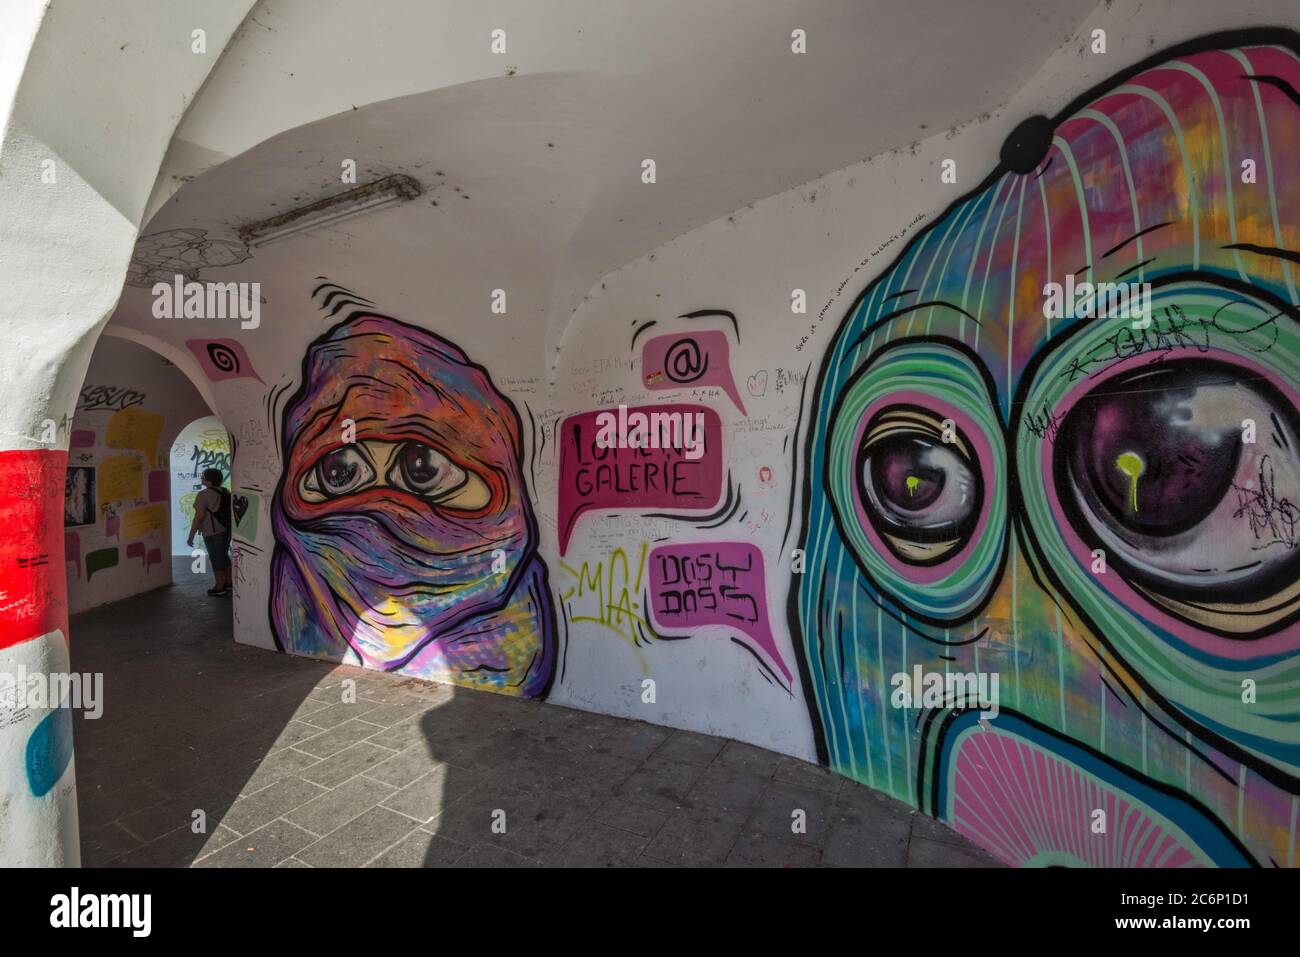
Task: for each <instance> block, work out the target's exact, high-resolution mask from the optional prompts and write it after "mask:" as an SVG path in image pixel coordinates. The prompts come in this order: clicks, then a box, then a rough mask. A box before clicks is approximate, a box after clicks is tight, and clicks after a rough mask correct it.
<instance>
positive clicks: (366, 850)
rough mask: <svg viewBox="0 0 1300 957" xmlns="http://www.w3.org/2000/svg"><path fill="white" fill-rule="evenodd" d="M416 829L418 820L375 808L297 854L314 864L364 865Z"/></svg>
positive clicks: (385, 809)
mask: <svg viewBox="0 0 1300 957" xmlns="http://www.w3.org/2000/svg"><path fill="white" fill-rule="evenodd" d="M414 829H415V822H414V821H412V820H411V819H410V818H409V817H406V816H405V815H403V814H398V813H397V812H396V811H390V810H388V809H387V808H382V807H375V808H371V809H370V810H369V811H366V812H365V813H364V814H362V815H361V816H360V817H358V818H356V819H354V820H352V821H349V822H348V823H347V824H344V825H343V826H342V827H340V828H339V829H338V830H336V831H331V832H330V833H329V834H327V835H325V837H323V838H321V839H320V840H319V841H317V842H316V843H314V844H312V845H310V846H309V847H306V848H303V849H302V850H300V851H298V852H296V853H295V854H294V856H295V857H297V858H298V860H300V861H302V862H304V863H306V864H310V865H311V866H312V867H362V866H363V865H365V864H367V863H369V861H370V860H371V859H373V858H375V857H378V856H379V855H380V854H382V853H383V852H384V851H386V850H387V849H388V848H390V847H392V846H393V845H394V844H396V843H397V842H398V841H400V840H401V839H402V838H403V837H405V836H406V835H407V834H408V833H410V832H411V831H412V830H414Z"/></svg>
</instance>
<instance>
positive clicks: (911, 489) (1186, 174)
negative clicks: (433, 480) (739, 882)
mask: <svg viewBox="0 0 1300 957" xmlns="http://www.w3.org/2000/svg"><path fill="white" fill-rule="evenodd" d="M1296 42H1297V38H1296V37H1295V36H1294V35H1293V34H1283V33H1277V34H1274V35H1266V34H1264V33H1259V34H1254V35H1240V34H1239V35H1235V36H1233V37H1228V38H1215V39H1212V40H1210V41H1205V42H1202V43H1200V44H1196V45H1189V46H1187V47H1184V48H1182V49H1180V50H1177V51H1173V52H1172V53H1171V54H1170V55H1167V56H1166V57H1165V58H1163V59H1162V60H1161V61H1159V62H1155V61H1153V62H1152V63H1149V64H1146V65H1144V66H1142V67H1140V68H1138V69H1136V70H1134V71H1131V72H1130V73H1129V74H1127V75H1125V76H1123V77H1120V78H1118V79H1117V80H1116V81H1114V82H1112V83H1110V84H1108V85H1107V86H1106V87H1105V88H1104V89H1102V90H1100V91H1098V92H1094V93H1092V94H1089V95H1088V96H1087V97H1084V98H1081V99H1080V100H1079V101H1078V102H1076V104H1074V105H1072V106H1071V107H1070V108H1068V109H1067V110H1065V111H1064V112H1063V114H1062V116H1061V117H1059V118H1058V119H1056V120H1050V121H1049V120H1047V119H1045V118H1041V117H1040V118H1036V119H1034V120H1031V121H1027V122H1026V123H1024V124H1022V125H1021V126H1020V127H1019V128H1018V129H1017V130H1016V131H1015V132H1014V133H1013V135H1012V136H1011V138H1010V139H1009V140H1008V142H1007V144H1006V146H1005V147H1004V150H1003V155H1002V164H1001V166H999V168H998V169H997V170H995V172H994V173H993V174H992V175H991V176H990V177H989V178H988V179H987V180H985V182H984V183H982V184H981V185H980V186H979V187H978V188H977V189H976V190H975V191H973V192H972V193H970V194H969V195H968V196H966V197H964V198H963V199H961V200H959V201H957V202H956V203H955V204H954V205H952V206H951V207H949V209H948V210H946V211H945V212H944V213H943V215H942V216H940V217H939V218H938V219H937V220H936V221H935V222H933V223H932V224H931V225H930V226H929V227H928V228H927V229H926V230H925V231H923V232H922V233H919V234H918V235H917V236H916V237H915V238H914V239H913V240H912V242H911V243H910V245H909V246H908V247H907V249H906V250H905V251H904V252H903V253H902V254H901V255H900V257H899V258H898V260H897V261H895V262H894V264H893V265H892V266H891V267H890V268H889V269H888V270H886V271H885V273H884V274H883V275H882V276H881V277H880V278H879V279H877V280H876V281H875V282H874V283H873V284H872V285H871V286H870V287H869V288H868V289H867V290H865V291H864V292H863V294H862V296H861V297H860V298H859V300H858V301H857V302H856V303H855V304H854V306H853V308H852V309H851V310H850V311H849V313H848V315H847V316H846V317H845V319H844V322H843V324H842V326H841V328H840V330H839V331H838V333H837V336H836V338H835V339H834V341H833V342H832V344H831V346H830V348H829V350H828V352H827V354H826V356H825V358H824V361H823V368H822V372H821V377H820V379H819V380H818V390H817V392H816V393H815V394H814V402H815V405H814V406H813V409H814V421H813V427H812V432H811V436H810V443H811V444H810V447H809V449H808V473H807V479H808V486H807V493H806V503H807V512H806V538H805V547H806V549H807V570H808V573H807V574H805V575H804V576H803V577H802V578H801V579H799V580H797V582H796V587H797V592H798V594H797V596H796V599H795V601H794V602H793V603H792V609H791V610H792V614H793V616H794V617H795V619H796V624H797V625H798V627H799V630H800V631H801V633H802V636H803V644H804V651H805V654H804V661H805V664H806V675H807V679H808V686H809V690H810V692H811V697H812V698H813V700H814V701H816V703H817V709H818V710H817V713H818V716H819V718H820V720H821V725H822V730H823V733H824V738H825V745H826V750H827V752H828V756H829V758H830V760H831V762H832V764H834V766H836V767H837V768H839V769H840V770H843V771H844V772H845V773H848V774H850V775H852V776H854V777H857V778H860V779H863V780H867V781H869V782H871V783H874V784H875V785H876V786H878V787H882V788H884V789H885V790H889V791H892V792H893V793H895V794H897V795H899V796H900V797H903V798H905V799H908V800H911V801H913V802H915V803H917V804H918V805H920V806H922V807H926V808H927V809H929V810H931V811H933V812H934V813H936V814H938V815H939V816H940V817H944V818H946V819H948V820H950V821H951V822H952V823H953V824H954V826H956V827H958V828H959V829H961V830H965V831H966V832H967V833H968V834H970V835H971V836H972V837H974V838H976V839H977V840H980V841H981V842H982V843H984V844H985V845H986V846H990V847H995V845H997V846H996V847H995V850H997V851H998V852H999V853H1000V854H1002V856H1003V857H1005V858H1007V859H1009V860H1016V861H1021V862H1026V863H1028V862H1038V863H1044V862H1047V863H1050V862H1053V861H1055V862H1060V861H1063V860H1066V859H1067V858H1068V859H1069V860H1070V861H1080V860H1082V861H1092V862H1094V863H1100V862H1104V861H1105V860H1120V859H1122V857H1123V855H1122V854H1121V855H1120V857H1113V856H1111V855H1113V853H1114V852H1115V851H1116V849H1117V847H1118V848H1119V849H1120V850H1122V841H1123V840H1124V838H1123V836H1116V837H1115V838H1114V840H1113V841H1111V842H1110V843H1107V844H1106V846H1105V848H1104V853H1102V852H1098V856H1096V857H1095V858H1094V857H1091V856H1090V855H1091V854H1092V853H1093V852H1092V850H1088V848H1094V849H1095V847H1094V845H1095V846H1100V844H1099V843H1098V842H1093V844H1091V845H1090V844H1088V842H1086V841H1082V842H1078V844H1077V846H1076V845H1074V844H1071V841H1073V840H1074V838H1073V837H1072V836H1071V834H1070V833H1066V832H1065V831H1063V830H1060V828H1067V829H1068V828H1069V827H1074V826H1081V827H1083V828H1084V831H1083V832H1081V833H1086V828H1087V825H1088V822H1087V820H1082V821H1073V822H1056V821H1053V822H1050V826H1049V825H1048V824H1045V825H1044V826H1043V827H1042V828H1040V829H1039V831H1038V834H1039V836H1040V837H1042V838H1043V841H1042V843H1041V844H1040V843H1037V842H1036V839H1035V840H1026V841H1025V842H1021V843H1019V844H1017V843H1015V842H1012V844H1007V843H1006V842H1005V841H1004V840H1003V838H1004V837H1005V835H1006V834H1007V833H1009V832H1010V831H1009V829H1013V828H1014V829H1023V828H1024V822H1023V821H1020V822H1012V821H1008V820H1005V819H1002V818H996V817H995V816H994V815H993V812H992V811H991V810H989V809H991V808H993V807H995V806H998V807H1002V806H1004V805H1005V803H1006V802H1001V804H999V803H998V802H995V801H991V800H990V799H988V795H989V794H992V793H995V792H996V791H997V790H998V789H1002V788H1005V787H1006V786H1007V782H1008V780H1010V778H1012V777H1015V778H1016V779H1017V780H1018V781H1019V784H1018V785H1017V786H1019V785H1025V786H1027V787H1028V786H1031V785H1032V786H1033V787H1037V786H1038V785H1039V784H1041V785H1042V786H1043V789H1044V794H1047V793H1048V792H1049V791H1051V788H1052V787H1055V785H1054V784H1052V782H1048V781H1042V782H1039V781H1037V780H1036V779H1035V780H1033V781H1030V780H1029V779H1028V778H1024V775H1023V774H1022V771H1020V770H1017V769H1016V768H1013V767H1010V766H1006V767H1004V766H1002V764H1001V763H1000V762H1001V759H1000V758H998V757H997V756H998V755H1003V756H1005V755H1010V754H1013V753H1016V749H1020V750H1021V751H1024V752H1025V753H1028V752H1031V751H1032V752H1035V753H1037V754H1039V755H1043V756H1045V757H1043V759H1042V760H1043V761H1044V764H1043V766H1044V767H1047V766H1049V765H1051V764H1052V763H1053V762H1056V763H1064V764H1067V765H1069V766H1071V767H1072V768H1074V769H1075V770H1074V771H1073V772H1072V773H1073V774H1076V776H1077V777H1078V781H1079V786H1080V787H1085V788H1093V789H1096V788H1102V789H1103V790H1105V791H1106V792H1107V793H1110V794H1111V795H1112V796H1113V797H1114V803H1115V806H1116V807H1120V806H1128V807H1134V806H1136V807H1140V808H1141V809H1142V810H1143V812H1144V813H1145V814H1146V815H1147V816H1148V819H1149V820H1151V821H1155V820H1157V819H1158V820H1159V821H1160V827H1161V828H1163V829H1164V830H1165V832H1166V833H1168V834H1170V835H1172V837H1171V838H1170V840H1171V842H1172V843H1171V845H1170V846H1171V847H1172V846H1177V847H1180V848H1182V849H1183V850H1184V851H1186V854H1187V857H1188V859H1190V860H1196V861H1200V862H1218V863H1230V862H1241V861H1243V860H1248V859H1251V858H1252V856H1253V857H1254V859H1259V860H1262V859H1264V858H1266V857H1268V856H1272V857H1274V859H1277V860H1282V859H1285V858H1287V857H1288V855H1294V851H1295V825H1294V824H1293V823H1289V822H1294V821H1295V819H1296V806H1297V803H1296V802H1297V797H1296V796H1297V794H1300V695H1297V693H1296V690H1295V689H1296V688H1297V687H1300V389H1298V386H1300V322H1298V320H1300V297H1298V295H1297V284H1298V283H1300V199H1298V197H1300V180H1298V179H1297V176H1298V175H1300V164H1297V163H1296V161H1295V157H1296V156H1300V93H1298V92H1297V91H1298V90H1300V57H1298V56H1297V53H1296V50H1295V45H1296ZM916 667H920V668H921V669H922V670H923V671H925V672H930V671H933V672H937V673H938V674H939V675H940V676H943V675H945V674H949V673H953V672H961V673H986V672H996V673H997V674H998V676H999V678H1000V687H1001V707H1002V711H1003V713H1004V714H1009V715H1011V716H1012V718H1011V720H1008V721H1003V720H1002V719H1001V718H999V719H997V720H994V721H992V722H990V723H989V726H988V727H982V726H980V725H979V724H967V723H964V722H965V719H962V718H954V717H952V716H951V715H949V716H944V715H938V716H935V715H930V716H929V717H926V718H923V719H918V718H917V715H916V713H915V712H910V713H909V712H908V711H906V710H902V709H895V708H894V707H891V704H890V686H891V678H892V676H894V675H896V674H898V673H904V674H909V673H911V672H912V670H913V669H914V668H916ZM999 734H1001V735H1004V736H1006V739H1005V740H1003V741H1002V742H1001V743H999V741H997V740H994V739H995V738H996V736H997V735H999ZM1010 738H1015V740H1016V744H1015V746H1014V747H1012V745H1011V744H1010V743H1009V740H1010ZM954 742H956V743H954ZM959 745H960V746H959ZM961 747H969V748H970V749H971V750H970V753H971V754H975V753H976V752H978V754H980V755H983V756H984V757H981V758H980V759H979V760H965V759H963V758H962V757H961V755H960V751H961ZM1035 760H1037V759H1035ZM958 768H963V769H965V770H963V771H961V773H960V774H958V773H957V772H956V771H955V770H954V769H958ZM972 769H974V770H972ZM975 771H978V772H979V774H978V775H976V776H975V777H972V775H974V774H975ZM1029 777H1030V778H1032V777H1033V775H1032V774H1031V775H1030V776H1029ZM977 778H978V779H977ZM1057 783H1058V784H1059V782H1057ZM1171 789H1172V791H1171ZM1243 792H1244V794H1243ZM1097 793H1100V792H1097ZM1171 793H1179V794H1182V795H1185V796H1186V797H1185V798H1173V797H1169V796H1168V795H1169V794H1171ZM1074 797H1077V795H1069V794H1060V795H1054V797H1053V800H1055V799H1056V798H1059V799H1060V801H1061V806H1069V803H1070V801H1071V800H1073V798H1074ZM1088 800H1094V798H1088ZM1095 800H1101V799H1100V798H1095ZM1188 802H1203V804H1204V806H1203V807H1201V806H1198V807H1196V808H1193V807H1192V806H1191V803H1188ZM1088 806H1089V807H1095V806H1100V805H1098V804H1092V805H1088ZM981 807H984V808H985V810H983V811H982V810H981V809H980V808H981ZM1040 812H1041V808H1040V811H1035V812H1033V813H1040ZM1243 812H1244V813H1243ZM999 813H1001V812H999ZM1025 813H1026V814H1028V813H1030V812H1029V811H1028V810H1026V811H1025ZM1058 825H1059V827H1058ZM1225 829H1226V831H1225ZM1225 833H1227V836H1226V837H1225V836H1224V835H1225ZM999 834H1001V835H1003V837H999V836H998V835H999ZM1000 841H1001V842H1002V843H1000V844H999V842H1000ZM1116 842H1119V843H1118V844H1117V843H1116ZM1103 843H1104V842H1103ZM1013 845H1014V846H1013Z"/></svg>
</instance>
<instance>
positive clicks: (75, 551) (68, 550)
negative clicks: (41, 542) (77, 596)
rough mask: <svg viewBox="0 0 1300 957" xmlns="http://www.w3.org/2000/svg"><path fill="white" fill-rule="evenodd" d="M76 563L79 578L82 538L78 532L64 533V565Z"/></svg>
mask: <svg viewBox="0 0 1300 957" xmlns="http://www.w3.org/2000/svg"><path fill="white" fill-rule="evenodd" d="M68 562H75V563H76V566H77V577H78V578H80V577H81V536H80V535H78V534H77V533H76V532H64V533H63V563H64V564H65V565H66V564H67V563H68Z"/></svg>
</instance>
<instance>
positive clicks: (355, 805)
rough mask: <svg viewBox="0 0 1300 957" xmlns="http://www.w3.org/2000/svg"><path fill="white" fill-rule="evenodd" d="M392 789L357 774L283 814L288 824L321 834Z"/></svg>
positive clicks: (338, 826) (392, 791)
mask: <svg viewBox="0 0 1300 957" xmlns="http://www.w3.org/2000/svg"><path fill="white" fill-rule="evenodd" d="M395 791H396V788H393V787H391V786H389V785H387V784H381V783H379V782H378V781H372V780H370V779H369V778H366V777H362V776H360V775H358V776H357V777H354V778H351V779H350V780H347V781H344V782H343V783H342V784H340V785H339V786H338V787H336V788H334V789H333V790H332V791H326V792H325V793H324V794H322V795H321V796H320V797H318V798H316V799H314V800H312V801H308V802H307V803H306V804H303V805H301V806H300V807H297V808H294V809H293V810H292V811H290V812H289V813H287V814H285V815H283V817H284V819H285V820H286V821H288V822H289V823H290V824H296V825H298V826H299V827H301V828H305V829H306V830H308V831H311V832H312V833H313V834H321V835H324V834H328V833H330V832H331V831H333V830H335V829H336V828H340V827H342V826H343V825H344V824H347V823H348V822H349V821H351V820H352V819H353V818H356V817H360V816H361V815H362V814H364V813H365V812H366V811H368V810H370V809H371V808H372V807H374V806H375V805H377V804H379V802H380V801H382V800H384V799H385V798H386V797H388V796H389V795H390V794H393V793H394V792H395Z"/></svg>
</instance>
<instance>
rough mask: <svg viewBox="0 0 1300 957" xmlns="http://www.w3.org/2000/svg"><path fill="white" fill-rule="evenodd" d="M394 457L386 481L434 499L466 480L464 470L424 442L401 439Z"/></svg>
mask: <svg viewBox="0 0 1300 957" xmlns="http://www.w3.org/2000/svg"><path fill="white" fill-rule="evenodd" d="M395 458H396V459H397V463H396V464H395V465H394V466H393V467H392V469H391V470H390V471H389V473H388V480H389V482H391V483H392V484H393V485H396V486H397V487H398V488H404V489H406V491H408V492H414V493H415V494H416V495H424V496H427V497H428V498H431V499H433V500H435V501H437V500H438V499H440V498H444V497H445V496H447V495H450V494H452V493H453V492H455V491H457V490H458V489H459V488H461V487H462V486H463V485H464V484H465V481H466V478H465V471H464V470H463V469H461V468H459V467H457V466H456V465H454V464H452V461H451V460H450V459H449V458H447V456H445V455H443V454H442V453H441V452H439V451H438V450H437V449H435V448H431V447H430V446H427V445H425V444H424V443H423V442H405V443H403V444H402V446H401V447H400V448H399V449H398V451H397V454H396V456H395Z"/></svg>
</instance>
